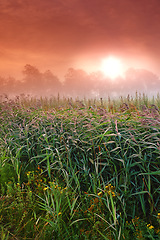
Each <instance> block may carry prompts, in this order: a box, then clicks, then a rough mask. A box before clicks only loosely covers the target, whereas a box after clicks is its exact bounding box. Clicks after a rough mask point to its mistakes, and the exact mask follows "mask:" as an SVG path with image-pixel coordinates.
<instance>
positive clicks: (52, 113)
mask: <svg viewBox="0 0 160 240" xmlns="http://www.w3.org/2000/svg"><path fill="white" fill-rule="evenodd" d="M159 108H160V97H159V96H157V97H156V98H152V99H150V100H149V99H148V98H147V96H145V95H142V96H141V95H140V94H139V95H138V94H136V96H135V97H134V98H132V97H130V96H128V97H127V98H122V97H121V98H120V99H118V100H111V99H110V98H108V99H106V100H103V99H100V100H96V99H91V100H86V99H83V100H81V101H80V100H73V99H71V98H70V99H65V98H63V99H61V98H59V97H58V98H51V99H47V98H40V99H35V98H27V97H21V98H19V97H17V98H16V99H15V100H10V99H8V98H5V99H2V101H1V103H0V111H1V115H0V125H1V131H0V234H1V239H5V240H6V239H82V240H83V239H109V240H111V239H160V154H159V153H160V113H159Z"/></svg>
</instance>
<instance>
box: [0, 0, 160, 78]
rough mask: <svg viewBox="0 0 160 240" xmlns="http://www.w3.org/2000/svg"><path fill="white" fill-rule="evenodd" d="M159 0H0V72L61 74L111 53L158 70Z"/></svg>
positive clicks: (94, 63)
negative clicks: (29, 70) (28, 69)
mask: <svg viewBox="0 0 160 240" xmlns="http://www.w3.org/2000/svg"><path fill="white" fill-rule="evenodd" d="M159 46H160V0H135V1H133V0H91V1H89V0H1V1H0V75H2V76H8V75H12V76H15V77H17V76H20V74H21V72H22V70H23V68H24V65H25V64H27V63H28V64H31V65H34V66H36V67H38V68H39V69H40V70H41V71H45V70H47V69H50V70H51V71H52V72H53V73H54V74H56V75H57V76H59V77H61V78H62V77H63V76H64V74H65V73H66V72H67V69H68V68H69V67H75V68H83V69H84V70H87V71H96V70H98V68H99V64H100V61H101V59H102V58H104V57H106V56H107V55H110V54H112V55H115V56H117V57H119V58H121V59H122V60H123V61H124V63H125V64H126V68H127V67H140V68H141V67H142V68H146V69H149V70H151V71H153V72H154V73H157V74H159V75H160V70H159V69H160V68H159V63H160V60H159V59H160V47H159Z"/></svg>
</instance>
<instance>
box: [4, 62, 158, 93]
mask: <svg viewBox="0 0 160 240" xmlns="http://www.w3.org/2000/svg"><path fill="white" fill-rule="evenodd" d="M23 76H24V77H23V79H20V80H17V79H15V78H13V77H6V78H5V77H1V76H0V94H9V95H12V96H13V95H20V94H29V95H36V96H37V95H38V96H57V95H58V94H60V95H61V96H67V97H77V96H78V97H88V98H90V97H106V96H108V95H109V96H119V95H126V94H133V93H135V91H137V92H143V93H147V94H151V95H153V94H155V93H157V92H158V91H159V90H160V79H159V77H158V76H157V75H155V74H154V73H152V72H150V71H148V70H145V69H133V68H131V69H128V70H127V71H126V73H125V76H124V77H118V78H116V79H114V80H111V79H110V78H108V77H106V76H104V75H103V73H102V72H100V71H98V72H93V73H90V74H88V73H86V72H85V71H84V70H82V69H74V68H69V69H68V71H67V73H66V74H65V76H64V81H63V82H62V81H60V79H59V78H58V77H57V76H56V75H55V74H53V73H52V72H51V71H50V70H47V71H45V72H44V73H42V72H40V70H39V69H38V68H37V67H35V66H32V65H30V64H27V65H25V66H24V70H23Z"/></svg>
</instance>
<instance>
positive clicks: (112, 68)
mask: <svg viewBox="0 0 160 240" xmlns="http://www.w3.org/2000/svg"><path fill="white" fill-rule="evenodd" d="M101 71H102V72H103V73H104V74H105V75H106V76H108V77H110V78H111V79H115V78H116V77H118V76H121V75H122V74H123V67H122V63H121V61H120V60H119V59H118V58H116V57H108V58H105V59H103V60H102V64H101Z"/></svg>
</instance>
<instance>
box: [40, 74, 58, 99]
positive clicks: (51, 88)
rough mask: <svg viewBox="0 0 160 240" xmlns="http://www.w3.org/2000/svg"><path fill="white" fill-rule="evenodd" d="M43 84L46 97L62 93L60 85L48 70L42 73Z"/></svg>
mask: <svg viewBox="0 0 160 240" xmlns="http://www.w3.org/2000/svg"><path fill="white" fill-rule="evenodd" d="M43 83H44V87H45V89H46V94H48V95H57V94H58V93H60V92H61V91H62V83H61V82H60V81H59V79H58V77H57V76H55V75H53V73H52V72H51V71H50V70H47V71H46V72H44V73H43Z"/></svg>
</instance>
